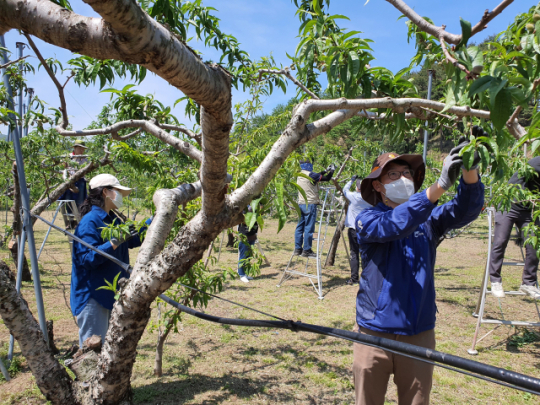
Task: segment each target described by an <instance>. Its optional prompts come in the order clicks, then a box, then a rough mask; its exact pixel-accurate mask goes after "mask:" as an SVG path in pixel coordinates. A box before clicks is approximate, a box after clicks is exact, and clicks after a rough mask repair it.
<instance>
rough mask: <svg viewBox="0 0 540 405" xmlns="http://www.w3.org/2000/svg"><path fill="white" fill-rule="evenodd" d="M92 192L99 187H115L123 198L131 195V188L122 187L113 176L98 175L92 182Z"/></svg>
mask: <svg viewBox="0 0 540 405" xmlns="http://www.w3.org/2000/svg"><path fill="white" fill-rule="evenodd" d="M89 185H90V190H92V189H94V188H98V187H113V188H115V189H117V190H119V191H120V194H122V197H127V196H128V195H129V193H131V188H129V187H124V186H122V185H120V182H119V181H118V179H117V178H116V177H114V176H113V175H112V174H105V173H104V174H98V175H97V176H96V177H94V178H93V179H92V180H90V184H89Z"/></svg>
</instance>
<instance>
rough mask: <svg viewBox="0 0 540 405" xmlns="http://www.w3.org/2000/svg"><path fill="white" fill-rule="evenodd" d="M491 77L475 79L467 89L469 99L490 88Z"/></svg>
mask: <svg viewBox="0 0 540 405" xmlns="http://www.w3.org/2000/svg"><path fill="white" fill-rule="evenodd" d="M492 80H493V77H491V76H482V77H479V78H478V79H476V80H475V81H474V82H473V84H471V87H470V88H469V97H472V96H474V95H475V94H478V93H482V92H484V91H486V90H487V89H488V88H489V87H490V86H491V81H492Z"/></svg>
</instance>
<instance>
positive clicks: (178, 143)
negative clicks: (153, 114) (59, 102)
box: [56, 120, 202, 162]
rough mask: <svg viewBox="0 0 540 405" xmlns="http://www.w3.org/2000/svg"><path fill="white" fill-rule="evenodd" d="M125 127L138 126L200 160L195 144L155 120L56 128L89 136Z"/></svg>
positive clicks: (112, 132)
mask: <svg viewBox="0 0 540 405" xmlns="http://www.w3.org/2000/svg"><path fill="white" fill-rule="evenodd" d="M125 128H139V129H140V130H144V131H145V132H147V133H149V134H150V135H153V136H155V137H156V138H158V139H159V140H161V141H163V142H165V143H166V144H168V145H171V146H172V147H173V148H175V149H176V150H178V151H179V152H182V153H183V154H185V155H186V156H188V157H190V158H192V159H194V160H196V161H197V162H201V161H202V152H201V151H200V150H199V149H197V148H196V147H195V146H193V145H192V144H190V143H189V142H186V141H183V140H182V139H179V138H176V137H175V136H172V135H171V134H169V133H168V132H166V131H164V130H163V129H161V128H160V127H159V124H158V123H157V122H156V121H155V120H151V121H146V120H128V121H120V122H117V123H115V124H113V125H110V126H108V127H105V128H98V129H87V130H78V131H67V130H65V129H63V128H62V127H61V126H57V127H56V130H57V131H58V133H59V134H60V135H62V136H91V135H107V134H118V132H119V131H120V130H122V129H125ZM135 132H137V131H135ZM135 132H132V133H131V134H128V135H125V136H124V137H120V136H118V135H116V138H114V136H113V138H114V139H118V140H123V139H127V138H129V137H132V136H134V135H136V133H135Z"/></svg>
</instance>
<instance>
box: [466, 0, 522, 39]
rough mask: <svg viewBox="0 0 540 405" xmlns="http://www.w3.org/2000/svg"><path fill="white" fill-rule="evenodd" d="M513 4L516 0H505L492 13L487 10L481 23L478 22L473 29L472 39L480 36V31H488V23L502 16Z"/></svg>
mask: <svg viewBox="0 0 540 405" xmlns="http://www.w3.org/2000/svg"><path fill="white" fill-rule="evenodd" d="M513 2H514V0H503V1H502V2H501V3H500V4H499V5H498V6H497V7H495V8H494V9H493V11H491V12H490V11H489V10H486V11H485V12H484V15H483V16H482V18H481V19H480V21H478V23H476V25H475V26H474V27H473V28H472V30H471V37H472V36H473V35H475V34H478V33H479V32H480V31H482V30H484V29H486V28H487V23H488V22H490V21H491V20H493V19H494V18H495V17H497V16H498V15H499V14H501V13H502V11H503V10H504V9H505V8H506V7H508V6H509V5H510V4H512V3H513Z"/></svg>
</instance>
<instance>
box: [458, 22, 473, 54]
mask: <svg viewBox="0 0 540 405" xmlns="http://www.w3.org/2000/svg"><path fill="white" fill-rule="evenodd" d="M459 23H460V24H461V41H459V44H458V45H457V46H456V51H457V50H459V48H461V47H462V46H467V42H468V41H469V38H470V37H471V31H472V28H471V23H470V22H469V21H466V20H464V19H463V18H460V19H459Z"/></svg>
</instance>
